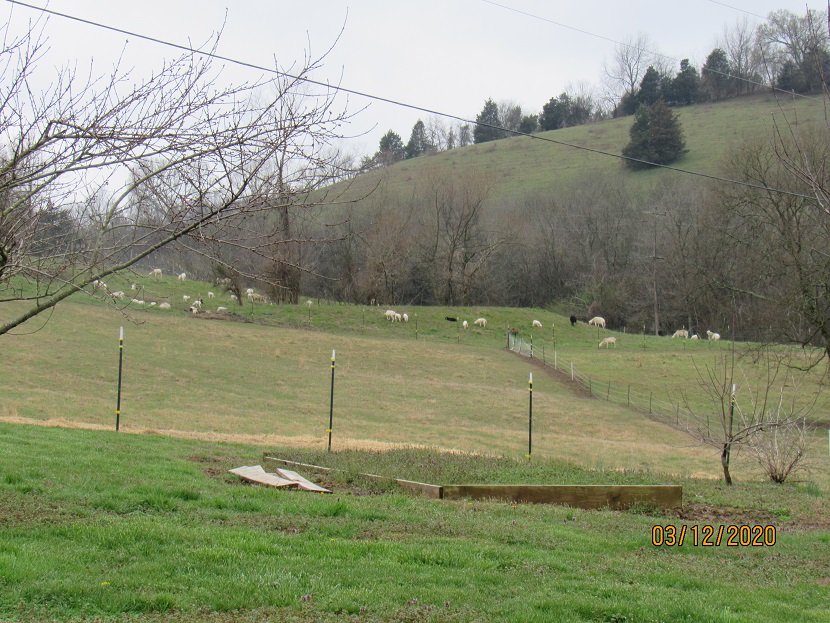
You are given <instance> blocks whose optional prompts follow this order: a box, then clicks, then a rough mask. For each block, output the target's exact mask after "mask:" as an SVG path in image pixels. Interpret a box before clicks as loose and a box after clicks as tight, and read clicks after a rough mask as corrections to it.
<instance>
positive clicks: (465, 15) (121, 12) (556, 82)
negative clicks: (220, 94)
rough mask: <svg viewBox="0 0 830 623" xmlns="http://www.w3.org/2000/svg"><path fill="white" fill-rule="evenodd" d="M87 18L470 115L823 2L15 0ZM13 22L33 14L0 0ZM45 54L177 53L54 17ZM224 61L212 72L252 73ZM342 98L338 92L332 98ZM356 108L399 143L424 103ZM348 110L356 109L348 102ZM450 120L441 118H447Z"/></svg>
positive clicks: (133, 56) (533, 103)
mask: <svg viewBox="0 0 830 623" xmlns="http://www.w3.org/2000/svg"><path fill="white" fill-rule="evenodd" d="M28 2H29V4H32V5H37V6H43V7H46V6H48V8H50V9H52V10H54V11H58V12H61V13H67V14H70V15H73V16H76V17H80V18H83V19H86V20H91V21H96V22H100V23H102V24H106V25H108V26H113V27H116V28H120V29H124V30H129V31H132V32H135V33H138V34H142V35H147V36H151V37H154V38H157V39H161V40H165V41H170V42H174V43H177V44H182V45H190V44H192V45H196V46H198V45H202V44H203V43H204V42H206V41H208V40H210V38H211V37H212V36H214V35H215V34H216V33H217V32H219V31H220V30H221V31H222V35H221V38H220V41H219V45H218V53H220V54H222V55H223V56H226V57H230V58H233V59H238V60H240V61H244V62H247V63H252V64H255V65H263V66H267V67H273V66H274V62H275V60H276V62H277V63H278V64H279V65H280V66H281V67H283V68H290V67H291V66H292V65H296V64H298V63H302V62H303V59H304V58H305V56H306V55H307V54H310V55H311V56H312V57H319V56H321V55H323V54H327V56H326V58H325V60H324V63H323V67H321V68H320V70H318V71H317V72H316V73H315V74H314V78H315V79H317V80H320V81H321V82H329V83H338V84H340V85H342V86H343V87H346V88H348V89H351V90H354V91H359V92H362V93H366V94H370V95H374V96H378V97H381V98H385V99H389V100H396V101H399V102H402V103H405V104H409V105H412V106H416V107H420V108H424V109H429V110H434V111H438V112H442V113H447V114H450V115H454V116H457V117H462V118H467V119H475V117H476V115H477V114H478V113H479V112H480V111H481V109H482V107H483V105H484V102H485V101H486V100H487V99H488V98H492V99H493V100H495V101H497V102H498V101H505V100H507V101H512V102H515V103H517V104H520V105H521V106H522V109H523V110H524V111H525V113H538V112H539V111H540V110H541V108H542V106H543V105H544V104H545V103H546V102H547V101H548V100H550V98H551V97H554V96H557V95H559V94H560V93H562V92H563V91H565V90H567V89H569V88H570V87H571V86H573V85H576V84H578V83H585V84H588V85H597V86H598V85H599V84H600V82H601V79H602V76H603V65H604V63H605V62H607V61H610V60H611V59H612V57H613V54H614V49H615V45H616V44H617V43H618V42H621V41H623V40H624V39H626V38H630V37H633V36H636V35H638V34H639V33H645V34H646V35H648V36H649V38H650V39H651V41H652V42H653V43H654V48H655V50H654V51H656V52H659V53H661V54H662V55H665V56H668V57H670V58H673V59H676V61H677V64H678V65H679V61H680V59H683V58H689V59H691V60H692V62H693V64H695V65H696V66H697V67H698V68H700V67H701V66H702V64H703V62H704V61H705V58H706V56H707V55H708V54H709V52H711V50H712V49H713V48H714V47H715V46H716V44H717V40H718V37H719V36H721V35H722V33H723V29H724V27H726V26H733V25H734V24H735V23H736V21H738V20H743V19H749V20H750V21H751V22H752V23H758V22H760V21H761V20H762V18H763V16H766V15H767V14H768V13H769V12H770V11H773V10H777V9H787V10H789V11H792V12H793V13H798V14H803V13H804V12H805V10H806V7H808V6H809V8H811V9H816V10H822V9H825V8H826V5H825V4H824V2H823V1H817V0H807V1H806V2H805V0H725V1H724V2H716V1H715V0H683V1H678V0H629V1H628V2H620V1H619V0H583V1H581V2H574V1H573V0H547V1H541V0H498V1H497V0H344V1H339V2H337V1H334V0H290V1H289V0H237V1H235V2H230V1H229V0H166V1H161V0H143V1H142V2H124V1H118V0H116V1H113V0H52V1H51V2H49V3H46V2H43V1H42V0H28ZM0 12H2V19H3V20H4V21H5V20H7V19H9V18H10V16H11V26H12V29H23V28H26V27H27V24H28V21H29V20H30V19H34V18H35V17H36V16H37V14H38V12H37V11H35V10H33V9H30V8H26V7H24V6H21V5H15V6H13V5H12V4H11V3H9V2H8V1H7V0H0ZM46 34H47V36H48V38H49V45H50V52H49V55H48V56H47V57H46V59H45V60H46V62H47V63H51V64H52V65H53V66H56V67H57V66H61V65H65V64H66V63H75V62H77V63H78V66H79V67H86V66H87V65H90V64H91V66H92V68H93V73H96V74H97V73H101V74H104V73H107V72H108V71H109V70H111V69H112V67H113V65H114V63H115V62H116V61H117V60H118V58H119V57H122V61H121V63H122V64H121V66H122V67H130V68H132V69H133V71H134V72H136V74H142V73H146V72H150V71H152V69H153V68H157V67H159V66H160V64H161V63H162V62H163V60H164V59H165V58H173V57H176V56H178V55H179V54H180V51H177V50H174V49H171V48H168V47H166V46H164V45H161V44H158V43H150V42H146V41H142V40H141V39H136V38H135V37H128V36H126V35H124V34H118V33H113V32H109V31H107V30H104V29H101V28H97V27H94V26H91V25H86V24H81V23H77V22H74V21H71V20H67V19H65V18H61V17H51V18H49V21H48V23H47V25H46ZM260 75H261V72H258V71H256V70H253V69H248V68H243V67H239V66H236V65H234V64H231V63H225V68H224V70H223V76H224V77H225V78H226V79H228V80H233V81H236V82H240V81H254V80H256V79H257V78H258V77H259V76H260ZM344 103H345V102H344ZM348 107H349V110H351V111H353V112H356V113H357V114H356V116H355V117H354V119H353V121H352V123H351V125H350V127H349V128H348V129H347V132H348V133H349V134H350V135H351V136H352V138H350V139H349V140H348V141H347V142H346V143H345V144H344V147H345V148H346V150H351V151H352V152H353V153H356V154H371V153H373V152H374V151H376V150H377V145H378V141H379V140H380V137H381V136H382V135H383V134H385V133H386V132H387V131H388V130H390V129H391V130H394V131H395V132H397V133H398V134H399V135H400V136H401V137H402V139H403V141H404V142H406V141H407V140H408V138H409V135H410V132H411V130H412V126H413V125H414V124H415V122H416V121H417V120H418V119H419V118H420V119H424V120H425V121H426V120H427V117H428V115H427V114H426V113H424V112H420V111H417V110H413V109H411V108H407V107H403V106H396V105H393V104H390V103H385V102H379V101H375V100H372V99H368V98H363V97H359V96H350V97H349V101H348ZM358 111H359V112H358ZM448 123H449V122H448Z"/></svg>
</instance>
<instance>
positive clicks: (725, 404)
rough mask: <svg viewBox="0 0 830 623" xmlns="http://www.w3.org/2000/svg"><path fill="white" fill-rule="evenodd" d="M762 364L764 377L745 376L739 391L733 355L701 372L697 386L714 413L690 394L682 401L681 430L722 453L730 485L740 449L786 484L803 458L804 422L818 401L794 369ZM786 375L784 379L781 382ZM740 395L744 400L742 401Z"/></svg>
mask: <svg viewBox="0 0 830 623" xmlns="http://www.w3.org/2000/svg"><path fill="white" fill-rule="evenodd" d="M764 363H765V366H764V374H763V376H762V377H761V378H756V379H751V378H750V375H749V374H748V372H747V370H745V369H744V370H742V371H741V379H740V380H739V382H741V388H740V390H739V389H738V386H737V384H736V382H735V381H736V379H735V364H734V356H733V358H732V360H729V359H728V358H726V357H721V358H720V359H719V360H718V361H717V362H716V363H715V364H713V365H712V366H705V368H704V370H700V369H698V381H699V385H700V387H701V389H702V393H703V394H704V395H706V396H707V397H708V399H709V403H710V408H708V409H707V408H705V407H700V406H698V405H693V404H692V402H691V401H690V398H689V395H688V394H684V396H683V402H684V407H685V414H684V415H683V416H682V417H683V419H682V422H681V426H682V428H683V429H684V430H685V431H686V432H687V433H689V434H690V435H691V436H692V437H694V438H695V439H697V440H698V441H699V442H700V443H703V444H705V445H708V446H713V447H715V448H717V449H718V450H719V451H720V461H721V467H722V469H723V477H724V480H725V481H726V484H729V485H731V484H732V475H731V472H730V467H731V458H732V454H733V453H734V452H735V451H736V450H737V449H739V448H747V449H749V450H750V451H751V452H752V453H753V454H754V455H755V457H756V459H759V462H760V463H761V464H762V465H763V466H764V468H765V470H766V471H767V474H768V475H769V476H770V477H771V478H772V479H773V480H776V478H778V479H779V480H776V482H783V479H786V477H787V475H788V474H789V473H791V471H792V470H793V469H794V468H795V467H796V466H797V465H798V463H799V462H800V461H801V460H802V459H803V458H804V450H805V448H806V436H805V434H806V432H807V430H806V427H805V422H806V417H807V415H808V414H809V413H810V412H811V410H812V408H813V407H814V406H815V403H816V398H817V396H816V395H813V396H806V397H805V396H804V394H803V392H801V391H800V388H799V385H800V384H799V383H798V382H796V381H795V380H794V379H793V378H792V372H791V371H789V372H787V371H788V370H791V369H790V368H789V367H788V366H786V365H785V364H784V362H782V361H781V360H780V359H776V358H775V357H773V356H772V355H771V354H770V353H767V354H766V357H765V359H764ZM782 370H785V372H784V374H783V376H784V377H785V378H783V379H780V377H781V376H782V374H781V372H782ZM779 383H780V385H779ZM739 393H741V395H745V396H746V398H745V399H744V400H739V399H738V398H739ZM770 443H772V446H771V447H770V446H769V444H770ZM765 462H767V464H764V463H765Z"/></svg>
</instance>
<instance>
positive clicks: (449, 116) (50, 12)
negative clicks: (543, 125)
mask: <svg viewBox="0 0 830 623" xmlns="http://www.w3.org/2000/svg"><path fill="white" fill-rule="evenodd" d="M483 1H485V2H488V1H489V0H483ZM6 2H8V3H9V4H13V5H18V6H22V7H25V8H28V9H32V10H35V11H40V12H42V13H45V14H47V15H53V16H55V17H60V18H63V19H68V20H71V21H74V22H78V23H81V24H86V25H88V26H93V27H95V28H101V29H104V30H108V31H111V32H117V33H119V34H122V35H127V36H128V37H135V38H137V39H143V40H145V41H150V42H152V43H157V44H159V45H164V46H167V47H171V48H174V49H177V50H182V51H184V52H187V53H189V54H199V55H201V56H206V57H208V58H212V59H216V60H219V61H224V62H226V63H231V64H233V65H238V66H240V67H246V68H248V69H255V70H257V71H261V72H265V73H270V74H274V75H276V76H280V77H283V78H289V79H291V80H296V81H298V82H305V83H306V84H312V85H315V86H319V87H323V88H325V89H331V90H333V91H337V92H339V93H348V94H349V95H355V96H358V97H363V98H366V99H369V100H373V101H377V102H384V103H386V104H392V105H393V106H400V107H402V108H408V109H410V110H417V111H419V112H423V113H426V114H430V115H435V116H437V117H444V118H447V119H454V120H456V121H460V122H461V123H468V124H472V125H478V126H482V127H486V128H492V129H494V130H500V131H502V132H508V133H510V134H513V135H515V136H526V137H528V138H530V139H532V140H537V141H544V142H547V143H553V144H555V145H561V146H563V147H569V148H571V149H578V150H581V151H585V152H589V153H594V154H598V155H601V156H610V157H611V158H617V159H618V160H626V161H629V162H637V163H640V164H645V165H648V166H651V167H655V168H660V169H666V170H668V171H676V172H678V173H684V174H686V175H694V176H696V177H702V178H704V179H709V180H714V181H718V182H726V183H729V184H735V185H738V186H744V187H746V188H753V189H756V190H763V191H767V192H775V193H779V194H782V195H789V196H793V197H799V198H801V199H808V200H812V201H815V200H816V198H815V197H812V196H810V195H803V194H800V193H795V192H792V191H788V190H780V189H776V188H770V187H768V186H763V185H760V184H752V183H750V182H742V181H740V180H733V179H729V178H725V177H720V176H717V175H711V174H708V173H701V172H699V171H691V170H688V169H681V168H680V167H674V166H671V165H667V164H658V163H656V162H649V161H648V160H641V159H639V158H632V157H630V156H624V155H622V154H615V153H611V152H607V151H603V150H601V149H594V148H592V147H585V146H583V145H575V144H573V143H566V142H564V141H558V140H556V139H552V138H549V137H547V136H539V135H538V134H528V133H526V132H520V131H518V130H510V129H508V128H504V127H501V126H498V125H492V124H489V123H484V122H481V121H474V120H472V119H467V118H465V117H461V116H458V115H453V114H451V113H445V112H441V111H438V110H432V109H430V108H424V107H423V106H416V105H415V104H408V103H406V102H401V101H398V100H394V99H391V98H388V97H382V96H379V95H373V94H371V93H366V92H364V91H358V90H355V89H349V88H346V87H343V86H338V85H333V84H329V83H326V82H321V81H319V80H313V79H311V78H306V77H303V76H297V75H294V74H290V73H288V72H285V71H280V70H278V69H273V68H270V67H265V66H263V65H257V64H255V63H251V62H248V61H241V60H239V59H236V58H233V57H230V56H224V55H221V54H217V53H215V52H206V51H204V50H199V49H196V48H193V47H191V46H186V45H181V44H178V43H173V42H171V41H166V40H164V39H159V38H157V37H151V36H149V35H143V34H140V33H137V32H133V31H130V30H125V29H123V28H118V27H116V26H110V25H107V24H103V23H100V22H96V21H93V20H89V19H84V18H82V17H77V16H74V15H69V14H68V13H61V12H59V11H54V10H52V9H47V8H44V7H39V6H36V5H33V4H28V3H26V2H20V1H19V0H6Z"/></svg>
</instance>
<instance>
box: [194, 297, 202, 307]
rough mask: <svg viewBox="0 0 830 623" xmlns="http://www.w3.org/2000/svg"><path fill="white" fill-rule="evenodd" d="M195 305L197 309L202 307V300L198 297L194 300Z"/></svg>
mask: <svg viewBox="0 0 830 623" xmlns="http://www.w3.org/2000/svg"><path fill="white" fill-rule="evenodd" d="M193 307H195V308H196V309H202V301H200V300H199V299H196V300H195V301H193Z"/></svg>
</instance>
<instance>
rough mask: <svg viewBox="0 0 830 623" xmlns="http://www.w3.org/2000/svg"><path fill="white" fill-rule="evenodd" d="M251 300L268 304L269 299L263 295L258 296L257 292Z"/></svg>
mask: <svg viewBox="0 0 830 623" xmlns="http://www.w3.org/2000/svg"><path fill="white" fill-rule="evenodd" d="M249 298H250V299H251V300H252V301H254V302H255V303H267V302H268V299H266V298H265V296H263V295H262V294H257V293H256V292H254V293H253V294H252V295H251V296H250V297H249Z"/></svg>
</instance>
